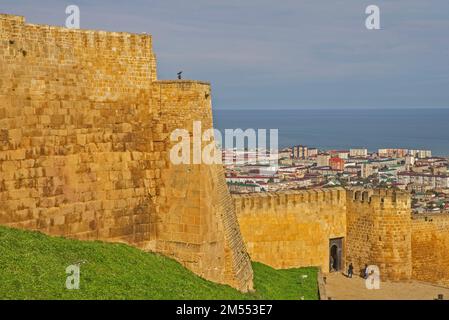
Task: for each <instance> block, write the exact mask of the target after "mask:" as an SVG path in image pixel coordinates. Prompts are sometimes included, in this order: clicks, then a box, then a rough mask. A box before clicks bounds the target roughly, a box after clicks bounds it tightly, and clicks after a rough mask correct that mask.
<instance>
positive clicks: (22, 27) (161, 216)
mask: <svg viewBox="0 0 449 320" xmlns="http://www.w3.org/2000/svg"><path fill="white" fill-rule="evenodd" d="M0 74H1V75H2V77H1V78H0V128H1V132H0V200H1V201H0V224H4V225H8V226H12V227H18V228H27V229H37V230H40V231H43V232H45V233H48V234H51V235H63V236H68V237H73V238H79V239H86V240H90V239H102V240H106V241H114V242H125V243H128V244H132V245H134V246H137V247H139V248H142V249H144V250H153V251H158V252H161V253H164V254H167V255H169V256H172V257H174V258H175V259H177V260H178V261H180V262H181V263H183V264H184V265H185V266H187V267H188V268H190V269H191V270H193V271H194V272H196V273H197V274H199V275H201V276H203V277H205V278H206V279H209V280H213V281H216V282H220V283H227V284H230V285H232V286H234V287H236V288H238V289H240V290H242V291H246V290H250V289H252V269H251V264H250V261H249V257H248V255H247V253H246V249H245V245H244V243H243V241H242V238H241V235H240V231H239V228H238V224H237V219H236V216H235V212H234V208H233V205H232V201H231V199H230V195H229V193H228V191H227V188H226V185H225V180H224V175H223V171H222V170H223V169H222V168H221V167H219V166H205V165H204V166H203V165H184V166H174V165H171V163H170V161H169V158H168V156H169V149H170V147H171V142H170V140H169V135H170V133H171V131H172V130H174V129H175V128H183V129H191V127H192V123H193V121H195V120H199V121H202V124H203V128H205V129H206V128H208V127H212V110H211V101H210V86H209V84H207V83H203V82H197V81H158V80H157V74H156V59H155V55H154V53H153V50H152V38H151V36H149V35H137V34H128V33H116V32H103V31H87V30H69V29H65V28H60V27H53V26H44V25H31V24H25V21H24V18H22V17H17V16H11V15H0Z"/></svg>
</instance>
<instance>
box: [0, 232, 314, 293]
mask: <svg viewBox="0 0 449 320" xmlns="http://www.w3.org/2000/svg"><path fill="white" fill-rule="evenodd" d="M77 262H81V277H80V279H81V281H80V289H79V290H67V289H66V288H65V282H66V277H67V274H66V273H65V270H66V267H67V266H69V265H71V264H75V263H77ZM253 267H254V283H255V287H256V292H254V293H250V294H242V293H240V292H238V291H237V290H235V289H233V288H231V287H229V286H225V285H219V284H215V283H213V282H210V281H206V280H204V279H202V278H200V277H198V276H196V275H195V274H193V273H192V272H190V271H188V270H187V269H185V268H184V267H182V266H181V265H180V264H179V263H177V262H176V261H174V260H172V259H169V258H166V257H163V256H161V255H157V254H152V253H146V252H143V251H141V250H138V249H136V248H133V247H130V246H127V245H123V244H111V243H104V242H99V241H95V242H87V241H78V240H71V239H65V238H60V237H49V236H46V235H44V234H41V233H38V232H30V231H22V230H16V229H10V228H5V227H1V226H0V299H300V298H301V297H304V299H316V298H317V285H316V269H315V268H301V269H289V270H274V269H272V268H270V267H268V266H265V265H263V264H260V263H254V264H253ZM304 275H306V276H307V277H304Z"/></svg>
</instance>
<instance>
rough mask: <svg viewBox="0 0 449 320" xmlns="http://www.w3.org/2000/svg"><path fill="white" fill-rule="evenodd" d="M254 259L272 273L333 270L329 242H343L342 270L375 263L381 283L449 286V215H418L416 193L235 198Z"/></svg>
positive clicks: (332, 191)
mask: <svg viewBox="0 0 449 320" xmlns="http://www.w3.org/2000/svg"><path fill="white" fill-rule="evenodd" d="M233 198H234V203H235V207H236V212H237V217H238V220H239V223H240V227H241V231H242V235H243V238H244V241H245V243H246V245H247V248H248V252H249V254H250V256H251V258H252V259H253V260H255V261H260V262H263V263H265V264H268V265H270V266H272V267H274V268H293V267H304V266H318V267H320V268H321V269H322V270H323V272H325V273H326V272H329V267H330V262H329V259H330V258H329V256H330V248H329V244H330V240H331V239H335V238H343V254H342V260H343V265H342V271H344V272H346V268H347V266H348V265H349V263H352V264H353V265H354V272H355V273H356V274H358V273H359V271H360V270H361V269H362V268H363V267H364V266H365V264H368V265H377V266H378V267H379V269H380V275H381V279H383V280H392V281H401V280H409V279H416V280H423V281H427V282H431V283H435V284H441V285H449V268H448V267H449V215H435V216H433V217H427V218H425V217H413V219H412V213H411V209H410V205H411V199H410V195H409V194H407V193H406V192H403V191H393V190H363V191H362V190H345V189H341V188H334V189H322V190H307V191H288V192H278V193H266V194H247V195H234V196H233Z"/></svg>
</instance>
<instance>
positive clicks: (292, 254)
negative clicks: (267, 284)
mask: <svg viewBox="0 0 449 320" xmlns="http://www.w3.org/2000/svg"><path fill="white" fill-rule="evenodd" d="M233 198H234V203H235V208H236V212H237V217H238V221H239V224H240V228H241V232H242V235H243V238H244V241H245V243H246V247H247V249H248V252H249V254H250V256H251V258H252V260H254V261H259V262H262V263H265V264H268V265H270V266H272V267H274V268H293V267H305V266H319V267H321V268H322V270H323V271H324V272H329V240H330V239H332V238H341V237H345V236H346V192H345V190H344V189H340V188H335V189H325V190H322V189H321V190H308V191H287V192H279V193H263V194H248V195H234V196H233Z"/></svg>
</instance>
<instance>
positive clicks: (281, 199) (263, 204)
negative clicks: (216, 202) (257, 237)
mask: <svg viewBox="0 0 449 320" xmlns="http://www.w3.org/2000/svg"><path fill="white" fill-rule="evenodd" d="M232 197H233V198H234V205H235V207H236V209H237V211H238V212H240V213H244V212H250V211H253V210H254V209H257V208H259V209H277V210H282V209H287V208H291V207H295V206H297V205H299V204H305V203H317V202H330V203H340V202H342V201H343V202H344V201H346V198H345V197H346V190H345V189H343V188H329V189H310V190H295V191H278V192H266V193H249V194H234V195H232Z"/></svg>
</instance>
